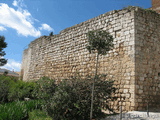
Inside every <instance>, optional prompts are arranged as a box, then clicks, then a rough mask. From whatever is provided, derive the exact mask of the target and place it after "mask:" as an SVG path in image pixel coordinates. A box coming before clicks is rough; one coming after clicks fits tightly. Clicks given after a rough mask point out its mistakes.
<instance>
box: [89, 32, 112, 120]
mask: <svg viewBox="0 0 160 120" xmlns="http://www.w3.org/2000/svg"><path fill="white" fill-rule="evenodd" d="M87 37H88V45H87V47H86V48H87V49H88V51H89V53H95V54H96V69H95V75H94V79H93V84H92V96H91V110H90V119H92V116H93V115H92V114H93V102H94V100H93V98H94V89H95V81H96V79H97V70H98V60H99V55H106V54H107V53H108V51H110V50H111V49H112V48H113V36H112V35H110V34H109V33H108V32H107V31H105V30H94V31H89V32H88V33H87Z"/></svg>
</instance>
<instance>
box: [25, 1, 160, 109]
mask: <svg viewBox="0 0 160 120" xmlns="http://www.w3.org/2000/svg"><path fill="white" fill-rule="evenodd" d="M157 1H158V0H153V1H152V4H153V3H154V2H155V3H156V4H157ZM158 2H159V1H158ZM153 6H154V5H153ZM159 6H160V4H159ZM153 9H154V10H159V8H158V7H156V6H155V7H154V8H153ZM97 29H103V30H106V31H108V32H109V33H110V34H111V35H112V36H113V37H114V49H113V50H111V51H109V53H108V54H107V55H105V56H100V60H99V61H100V62H99V69H98V72H99V73H104V74H107V75H108V78H109V79H112V80H115V86H116V87H117V88H118V92H117V93H116V94H115V96H117V97H118V100H117V101H114V102H111V105H112V106H113V107H114V109H115V110H118V109H119V106H120V104H121V103H122V110H123V111H132V110H146V107H147V103H148V102H149V106H150V107H152V108H160V15H159V14H158V13H156V12H153V11H152V10H144V9H141V8H138V7H128V8H125V9H123V10H115V11H111V12H107V13H105V14H102V15H100V16H98V17H95V18H92V19H90V20H88V21H85V22H82V23H80V24H77V25H75V26H72V27H70V28H67V29H64V30H63V31H61V32H60V33H59V34H58V35H53V36H42V37H40V38H38V39H36V40H34V41H32V42H31V43H30V45H29V47H28V49H26V50H24V53H23V63H22V73H23V80H24V81H27V80H32V79H39V78H41V77H43V76H47V77H49V78H54V79H65V78H69V77H71V76H74V75H76V74H77V73H79V74H80V75H82V76H86V75H93V72H94V71H95V70H94V69H95V54H89V52H88V51H87V49H86V45H87V42H88V41H87V37H86V33H88V31H91V30H97Z"/></svg>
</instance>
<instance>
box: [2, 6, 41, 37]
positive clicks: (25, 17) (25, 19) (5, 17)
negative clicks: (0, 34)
mask: <svg viewBox="0 0 160 120" xmlns="http://www.w3.org/2000/svg"><path fill="white" fill-rule="evenodd" d="M14 4H15V5H16V3H14ZM32 23H33V22H32V18H31V14H30V13H29V12H28V11H27V10H23V11H19V10H15V9H13V8H10V7H9V6H8V5H7V4H4V3H0V25H3V26H6V27H9V28H13V29H15V30H16V31H17V33H18V34H21V35H24V36H34V37H38V36H40V35H41V32H40V31H39V30H36V28H35V27H34V26H33V24H32Z"/></svg>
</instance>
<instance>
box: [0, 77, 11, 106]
mask: <svg viewBox="0 0 160 120" xmlns="http://www.w3.org/2000/svg"><path fill="white" fill-rule="evenodd" d="M11 81H12V80H11V78H10V77H8V76H3V75H0V103H3V102H8V93H9V85H10V82H11Z"/></svg>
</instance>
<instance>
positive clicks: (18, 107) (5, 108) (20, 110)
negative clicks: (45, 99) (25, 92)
mask: <svg viewBox="0 0 160 120" xmlns="http://www.w3.org/2000/svg"><path fill="white" fill-rule="evenodd" d="M39 108H41V101H37V100H36V101H35V100H34V101H17V102H12V103H6V104H0V120H27V119H28V112H29V111H32V110H34V109H39Z"/></svg>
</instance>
